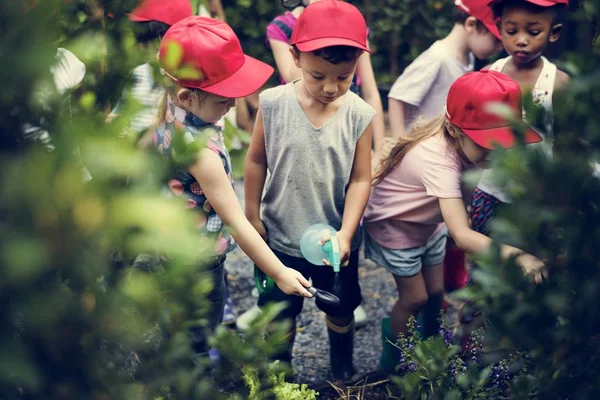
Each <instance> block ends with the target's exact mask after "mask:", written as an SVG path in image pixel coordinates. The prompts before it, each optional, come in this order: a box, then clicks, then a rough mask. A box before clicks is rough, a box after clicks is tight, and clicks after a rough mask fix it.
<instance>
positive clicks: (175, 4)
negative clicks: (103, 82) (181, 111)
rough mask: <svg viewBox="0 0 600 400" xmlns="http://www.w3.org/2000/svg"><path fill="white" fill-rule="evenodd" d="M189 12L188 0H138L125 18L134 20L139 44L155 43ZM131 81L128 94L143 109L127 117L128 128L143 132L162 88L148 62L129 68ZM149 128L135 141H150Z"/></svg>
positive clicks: (153, 114) (152, 117)
mask: <svg viewBox="0 0 600 400" xmlns="http://www.w3.org/2000/svg"><path fill="white" fill-rule="evenodd" d="M192 15H193V12H192V5H191V3H190V1H189V0H169V1H164V0H142V1H141V2H140V3H139V4H138V6H137V7H136V8H135V9H134V10H133V11H132V12H131V14H129V20H130V21H132V22H133V23H134V24H135V27H134V28H135V38H136V40H137V42H138V44H139V45H140V46H142V47H149V46H155V47H154V49H155V51H156V50H157V45H158V43H159V41H160V39H161V38H162V37H163V36H164V34H165V33H166V32H167V30H168V29H169V27H171V25H174V24H175V23H177V22H179V21H181V20H182V19H184V18H187V17H191V16H192ZM132 75H133V78H134V82H133V84H132V85H131V89H130V91H131V95H132V97H133V98H134V99H135V100H136V101H138V102H139V103H140V104H141V105H142V106H144V109H143V110H142V111H140V112H139V113H137V114H136V115H135V116H134V117H133V118H132V120H131V129H132V130H133V131H134V132H135V133H136V134H140V133H143V132H146V131H147V130H148V128H150V127H151V126H152V125H153V124H154V123H155V122H156V114H157V112H158V103H159V102H160V98H161V96H162V89H161V88H160V87H159V85H157V84H156V83H155V82H154V79H153V78H152V67H151V66H150V64H149V63H146V64H142V65H139V66H137V67H136V68H134V70H133V71H132ZM152 132H153V131H150V133H149V134H147V135H145V136H143V137H142V138H141V140H140V142H139V143H138V145H139V146H140V147H147V146H149V145H150V142H151V139H152Z"/></svg>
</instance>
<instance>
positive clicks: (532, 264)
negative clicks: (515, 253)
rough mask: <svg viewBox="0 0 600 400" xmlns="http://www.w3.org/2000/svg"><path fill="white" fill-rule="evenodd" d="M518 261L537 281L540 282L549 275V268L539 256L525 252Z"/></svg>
mask: <svg viewBox="0 0 600 400" xmlns="http://www.w3.org/2000/svg"><path fill="white" fill-rule="evenodd" d="M517 261H519V263H520V264H521V265H522V266H523V270H524V271H525V273H526V274H527V275H529V276H530V278H531V279H532V280H533V281H534V282H535V283H540V282H542V280H543V279H544V278H547V277H548V270H547V269H546V266H545V265H544V263H543V262H542V260H540V259H539V258H537V257H535V256H532V255H531V254H527V253H523V254H521V255H520V256H519V257H518V258H517Z"/></svg>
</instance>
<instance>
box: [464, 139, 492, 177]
mask: <svg viewBox="0 0 600 400" xmlns="http://www.w3.org/2000/svg"><path fill="white" fill-rule="evenodd" d="M459 143H460V149H461V150H462V152H463V153H464V155H465V156H466V157H467V158H468V159H469V161H470V162H471V163H472V164H475V165H476V166H477V167H478V168H481V169H487V168H489V164H490V160H489V157H490V152H491V151H490V150H488V149H486V148H483V147H481V146H479V145H478V144H477V143H475V142H474V141H473V140H471V138H470V137H468V136H467V135H465V134H464V133H463V134H461V136H460V139H459Z"/></svg>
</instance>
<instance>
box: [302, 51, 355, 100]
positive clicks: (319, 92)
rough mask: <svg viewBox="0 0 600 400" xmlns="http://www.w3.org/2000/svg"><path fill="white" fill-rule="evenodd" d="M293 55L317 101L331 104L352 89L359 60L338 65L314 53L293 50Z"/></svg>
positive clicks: (307, 88) (307, 86) (306, 84)
mask: <svg viewBox="0 0 600 400" xmlns="http://www.w3.org/2000/svg"><path fill="white" fill-rule="evenodd" d="M292 54H293V55H294V62H295V64H296V66H297V67H298V68H300V69H301V70H302V79H303V81H304V85H305V87H306V90H307V91H308V93H309V94H310V95H311V96H312V97H314V98H315V99H316V100H318V101H320V102H321V103H323V104H330V103H333V102H334V101H335V100H337V99H339V98H340V97H341V96H343V95H344V94H346V92H348V90H349V89H350V85H351V84H352V78H353V77H354V72H355V71H356V64H357V63H358V59H357V60H354V61H349V62H343V63H340V64H337V65H336V64H332V63H330V62H329V61H327V60H325V59H324V58H323V57H319V56H316V55H314V54H313V53H301V54H300V53H296V52H294V51H293V50H292Z"/></svg>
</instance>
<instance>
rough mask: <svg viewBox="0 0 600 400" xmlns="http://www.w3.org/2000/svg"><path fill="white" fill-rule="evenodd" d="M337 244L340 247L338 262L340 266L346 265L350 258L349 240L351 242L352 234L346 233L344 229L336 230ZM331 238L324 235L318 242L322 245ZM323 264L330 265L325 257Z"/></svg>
mask: <svg viewBox="0 0 600 400" xmlns="http://www.w3.org/2000/svg"><path fill="white" fill-rule="evenodd" d="M336 236H337V240H338V245H339V248H340V262H341V266H342V267H346V266H347V265H348V261H349V259H350V242H352V235H347V234H346V233H345V232H344V231H338V232H337V233H336ZM330 239H331V236H329V235H326V236H323V238H322V239H321V241H320V242H319V244H320V245H321V246H323V245H324V244H325V243H327V242H328V241H329V240H330ZM323 264H325V265H328V266H331V263H330V262H329V260H327V259H325V258H324V259H323Z"/></svg>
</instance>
